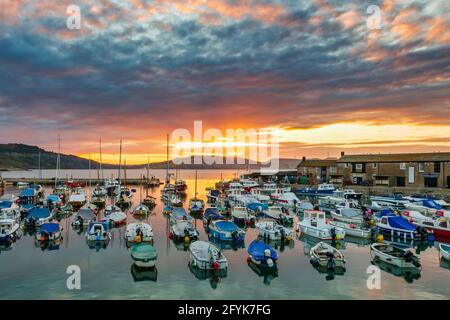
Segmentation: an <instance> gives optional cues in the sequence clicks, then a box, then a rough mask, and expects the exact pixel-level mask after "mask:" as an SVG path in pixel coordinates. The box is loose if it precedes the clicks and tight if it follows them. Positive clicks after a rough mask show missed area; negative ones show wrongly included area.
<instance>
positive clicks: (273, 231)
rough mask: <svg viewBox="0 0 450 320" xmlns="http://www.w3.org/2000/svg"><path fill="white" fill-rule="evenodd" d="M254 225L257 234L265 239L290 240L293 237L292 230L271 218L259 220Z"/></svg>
mask: <svg viewBox="0 0 450 320" xmlns="http://www.w3.org/2000/svg"><path fill="white" fill-rule="evenodd" d="M255 227H256V233H257V235H258V236H259V237H261V238H264V239H267V240H275V241H278V240H281V241H291V240H292V239H293V238H294V232H293V231H292V230H291V229H288V228H286V227H283V226H282V225H280V224H278V223H277V222H276V221H273V220H261V221H259V222H257V223H256V224H255Z"/></svg>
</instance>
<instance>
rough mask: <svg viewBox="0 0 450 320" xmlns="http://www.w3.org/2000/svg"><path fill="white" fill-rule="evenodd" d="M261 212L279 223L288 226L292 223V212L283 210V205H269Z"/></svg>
mask: <svg viewBox="0 0 450 320" xmlns="http://www.w3.org/2000/svg"><path fill="white" fill-rule="evenodd" d="M262 213H263V216H265V217H266V218H269V219H274V220H275V221H277V222H279V223H281V224H285V225H289V226H292V225H293V224H294V214H292V213H290V212H289V211H285V210H284V208H283V207H280V206H271V207H268V209H267V210H265V211H263V212H262Z"/></svg>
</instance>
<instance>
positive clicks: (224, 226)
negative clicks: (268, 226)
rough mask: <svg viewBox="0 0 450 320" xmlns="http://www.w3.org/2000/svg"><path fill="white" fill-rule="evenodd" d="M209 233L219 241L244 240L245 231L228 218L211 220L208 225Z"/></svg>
mask: <svg viewBox="0 0 450 320" xmlns="http://www.w3.org/2000/svg"><path fill="white" fill-rule="evenodd" d="M209 232H210V233H209V234H210V236H211V237H212V238H215V239H218V240H220V241H235V242H239V241H244V238H245V231H243V230H242V229H240V228H239V227H238V226H237V225H236V224H235V223H234V222H231V221H228V220H216V221H212V222H211V224H210V225H209Z"/></svg>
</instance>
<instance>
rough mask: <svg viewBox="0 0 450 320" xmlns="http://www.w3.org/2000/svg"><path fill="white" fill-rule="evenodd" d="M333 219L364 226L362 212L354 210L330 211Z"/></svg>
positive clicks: (338, 209) (339, 209) (340, 209)
mask: <svg viewBox="0 0 450 320" xmlns="http://www.w3.org/2000/svg"><path fill="white" fill-rule="evenodd" d="M330 214H331V217H332V218H333V219H336V220H337V221H341V222H347V223H354V224H362V223H363V222H364V218H363V215H362V212H361V210H358V209H354V208H337V209H336V210H331V211H330Z"/></svg>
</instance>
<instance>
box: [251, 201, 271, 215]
mask: <svg viewBox="0 0 450 320" xmlns="http://www.w3.org/2000/svg"><path fill="white" fill-rule="evenodd" d="M267 209H269V205H268V204H267V203H262V202H252V203H247V210H249V211H251V212H255V213H261V212H263V211H265V210H267Z"/></svg>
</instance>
